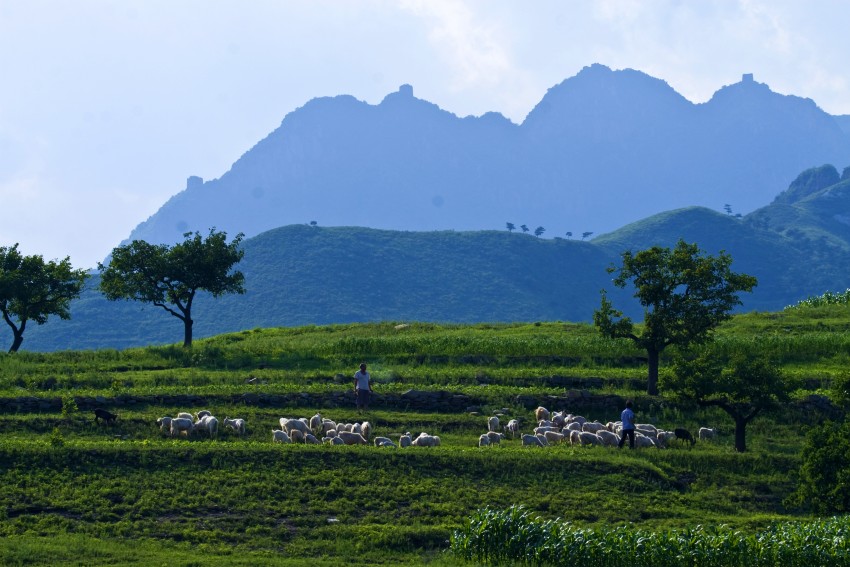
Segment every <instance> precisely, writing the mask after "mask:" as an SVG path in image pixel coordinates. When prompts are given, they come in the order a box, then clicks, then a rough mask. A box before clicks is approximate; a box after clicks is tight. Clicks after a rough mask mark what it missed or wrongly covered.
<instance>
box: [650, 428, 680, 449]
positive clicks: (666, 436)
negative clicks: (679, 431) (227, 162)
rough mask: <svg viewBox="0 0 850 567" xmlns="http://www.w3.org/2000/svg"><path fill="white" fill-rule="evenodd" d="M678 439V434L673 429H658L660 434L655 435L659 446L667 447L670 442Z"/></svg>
mask: <svg viewBox="0 0 850 567" xmlns="http://www.w3.org/2000/svg"><path fill="white" fill-rule="evenodd" d="M675 439H676V434H675V433H674V432H673V431H661V430H659V431H658V434H657V435H656V436H655V443H656V444H657V445H658V446H659V447H663V448H666V447H667V445H668V443H670V442H671V441H673V440H675Z"/></svg>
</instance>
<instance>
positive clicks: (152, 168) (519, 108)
mask: <svg viewBox="0 0 850 567" xmlns="http://www.w3.org/2000/svg"><path fill="white" fill-rule="evenodd" d="M847 22H850V2H846V1H845V0H811V1H808V2H800V1H798V0H705V1H702V0H700V1H697V0H646V1H637V0H595V1H582V0H538V1H534V2H522V1H518V0H517V1H507V0H396V1H390V0H347V1H339V0H336V1H329V0H311V1H306V0H299V1H290V0H238V1H237V0H233V1H224V0H66V1H59V0H0V246H6V247H8V246H12V245H14V244H16V243H18V244H19V249H20V250H21V251H22V252H23V253H25V254H28V255H29V254H38V255H41V256H43V257H44V258H45V260H50V259H62V258H65V257H70V258H71V262H72V264H73V266H74V267H75V268H94V267H95V266H96V265H97V263H98V262H99V261H102V260H103V259H104V258H105V257H106V256H107V255H108V254H109V252H110V251H111V250H112V248H113V247H115V246H118V245H119V244H120V243H121V241H122V240H124V239H126V238H127V237H128V236H129V234H130V232H131V231H132V230H133V228H135V226H136V225H138V224H139V223H141V222H143V221H145V220H146V219H147V218H148V217H150V216H151V215H152V214H154V213H155V212H156V211H157V209H159V207H160V206H161V205H162V204H164V203H165V202H166V201H167V200H168V199H169V198H170V197H171V196H173V195H175V194H176V193H178V192H179V191H181V190H182V189H184V188H185V186H186V178H187V177H189V176H192V175H197V176H200V177H203V178H204V179H205V180H209V179H214V178H218V177H221V176H222V175H223V174H224V173H225V172H226V171H227V170H228V169H229V168H230V166H231V165H232V164H233V163H234V162H235V161H236V160H237V159H238V158H239V157H240V156H241V155H242V154H244V153H245V152H246V151H248V150H249V149H250V148H251V147H252V146H253V145H254V144H256V143H257V142H259V141H260V140H261V139H262V138H264V137H265V136H266V135H267V134H269V133H270V132H271V131H272V130H274V129H275V128H277V127H278V126H279V125H280V122H281V120H282V119H283V118H284V116H286V115H287V114H288V113H290V112H292V111H294V110H296V109H297V108H299V107H301V106H303V105H304V104H305V103H306V102H307V101H309V100H310V99H312V98H315V97H321V96H335V95H339V94H348V95H352V96H354V97H356V98H357V99H359V100H363V101H366V102H368V103H370V104H378V103H379V102H380V101H381V100H382V99H383V98H384V96H386V95H387V94H388V93H391V92H394V91H396V90H397V89H398V87H399V85H402V84H405V83H407V84H411V85H413V88H414V94H415V95H416V96H417V97H418V98H421V99H425V100H428V101H430V102H433V103H435V104H437V105H438V106H440V107H441V108H443V109H445V110H447V111H449V112H452V113H454V114H456V115H458V116H467V115H475V116H479V115H481V114H484V113H485V112H489V111H496V112H501V113H502V114H504V115H505V116H507V117H508V118H510V119H511V120H512V121H514V122H516V123H520V122H522V120H523V119H524V118H525V116H526V115H527V114H528V113H529V112H530V111H531V109H532V108H533V107H534V105H535V104H536V103H537V102H539V100H540V99H541V98H542V97H543V95H544V94H545V93H546V91H547V89H549V88H551V87H553V86H555V85H557V84H559V83H561V82H562V81H564V80H565V79H567V78H569V77H572V76H574V75H575V74H577V73H578V72H579V71H580V70H581V69H582V68H583V67H586V66H588V65H591V64H593V63H601V64H604V65H607V66H608V67H611V68H612V69H625V68H631V69H637V70H640V71H643V72H645V73H647V74H649V75H652V76H653V77H656V78H659V79H662V80H664V81H666V82H667V83H668V84H670V86H672V87H673V88H674V89H675V90H677V91H678V92H679V93H681V94H682V95H683V96H685V97H686V98H687V99H688V100H690V101H692V102H694V103H700V102H705V101H706V100H708V99H710V98H711V96H712V94H713V93H714V92H715V91H717V90H718V89H720V88H721V87H723V86H725V85H729V84H732V83H736V82H738V81H739V80H740V78H741V75H742V74H743V73H753V74H754V76H755V80H756V81H759V82H762V83H766V84H767V85H769V86H770V88H771V89H772V90H774V91H775V92H779V93H782V94H793V95H797V96H801V97H806V98H811V99H812V100H814V101H815V102H816V103H817V104H818V106H820V107H821V108H822V109H823V110H825V111H826V112H828V113H830V114H850V74H848V72H847V69H848V68H847V59H848V56H850V34H848V33H847V29H846V26H847Z"/></svg>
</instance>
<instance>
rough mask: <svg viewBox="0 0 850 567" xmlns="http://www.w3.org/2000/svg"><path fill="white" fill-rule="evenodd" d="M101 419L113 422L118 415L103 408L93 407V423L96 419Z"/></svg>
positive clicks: (96, 421)
mask: <svg viewBox="0 0 850 567" xmlns="http://www.w3.org/2000/svg"><path fill="white" fill-rule="evenodd" d="M100 419H102V420H103V421H105V422H106V423H115V420H116V419H118V416H117V415H116V414H114V413H110V412H108V411H106V410H105V409H103V408H95V410H94V421H95V423H99V421H98V420H100Z"/></svg>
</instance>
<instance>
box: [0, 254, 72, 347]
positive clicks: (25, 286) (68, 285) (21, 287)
mask: <svg viewBox="0 0 850 567" xmlns="http://www.w3.org/2000/svg"><path fill="white" fill-rule="evenodd" d="M87 277H88V274H86V272H85V271H84V270H75V269H73V268H72V267H71V260H70V258H68V257H66V258H65V259H64V260H60V261H56V260H51V261H49V262H45V261H44V259H43V258H42V257H41V256H38V255H34V256H24V255H23V254H21V253H20V251H19V250H18V245H17V244H15V245H14V246H11V247H5V246H3V247H0V313H2V314H3V320H4V321H6V324H7V325H9V327H10V328H11V329H12V335H13V339H12V345H11V347H10V348H9V352H16V351H17V350H18V349H19V348H20V346H21V343H23V341H24V331H25V330H26V327H27V322H29V321H34V322H35V323H36V324H38V325H43V324H44V323H46V322H47V319H48V317H49V316H50V315H57V316H58V317H59V318H61V319H70V318H71V314H70V304H71V300H72V299H75V298H77V297H79V295H80V292H81V291H82V288H83V284H84V283H85V280H86V278H87Z"/></svg>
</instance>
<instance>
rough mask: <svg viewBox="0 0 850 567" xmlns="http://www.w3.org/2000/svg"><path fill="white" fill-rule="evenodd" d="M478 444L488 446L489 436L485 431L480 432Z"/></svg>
mask: <svg viewBox="0 0 850 567" xmlns="http://www.w3.org/2000/svg"><path fill="white" fill-rule="evenodd" d="M478 446H479V447H489V446H490V436H489V435H487V434H486V433H482V434H481V435H479V436H478Z"/></svg>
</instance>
